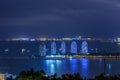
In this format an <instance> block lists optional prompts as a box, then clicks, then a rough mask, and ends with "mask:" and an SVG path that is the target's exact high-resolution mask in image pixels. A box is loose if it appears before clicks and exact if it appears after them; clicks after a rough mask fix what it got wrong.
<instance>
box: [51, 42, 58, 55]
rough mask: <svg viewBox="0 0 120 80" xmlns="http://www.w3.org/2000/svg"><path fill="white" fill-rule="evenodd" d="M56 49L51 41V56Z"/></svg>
mask: <svg viewBox="0 0 120 80" xmlns="http://www.w3.org/2000/svg"><path fill="white" fill-rule="evenodd" d="M56 49H57V47H56V43H55V42H54V41H53V42H52V43H51V55H55V54H56Z"/></svg>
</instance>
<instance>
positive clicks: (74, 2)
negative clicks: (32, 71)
mask: <svg viewBox="0 0 120 80" xmlns="http://www.w3.org/2000/svg"><path fill="white" fill-rule="evenodd" d="M119 9H120V1H119V0H44V1H42V0H35V1H33V0H1V1H0V36H1V37H12V36H18V35H24V34H25V35H29V36H35V37H36V36H40V35H46V36H56V37H58V36H65V35H66V36H74V35H83V36H84V35H85V36H97V37H113V36H119V34H120V32H119V29H120V27H119V26H120V10H119Z"/></svg>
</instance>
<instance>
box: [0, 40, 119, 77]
mask: <svg viewBox="0 0 120 80" xmlns="http://www.w3.org/2000/svg"><path fill="white" fill-rule="evenodd" d="M76 42H77V47H78V53H79V52H80V50H81V43H82V41H76ZM43 43H44V44H46V46H47V49H48V51H47V53H48V54H49V53H50V45H51V42H9V41H8V42H6V41H1V42H0V58H3V59H0V72H4V73H5V72H9V73H12V74H19V73H20V72H21V71H23V70H28V69H31V68H34V69H35V70H41V69H43V70H44V71H45V72H46V74H47V75H52V74H54V73H57V74H58V76H60V75H61V74H65V73H80V74H81V76H83V77H93V76H95V75H98V74H100V73H103V70H104V69H103V68H104V67H103V66H104V65H103V62H104V61H103V59H72V60H69V59H64V60H41V59H4V58H6V57H16V56H20V57H21V56H22V57H24V56H30V55H32V54H38V53H39V46H40V44H43ZM60 43H61V42H60V41H58V42H56V44H57V49H59V48H60ZM65 43H66V46H67V53H70V44H71V41H68V42H65ZM88 47H89V52H90V54H92V53H94V52H95V48H97V49H98V54H99V53H100V52H101V53H109V52H110V53H115V52H120V45H119V43H110V42H88ZM23 48H25V49H26V51H25V52H24V53H22V52H21V49H23ZM5 49H8V51H7V52H6V51H5ZM119 68H120V59H108V60H107V66H106V73H108V74H120V69H119Z"/></svg>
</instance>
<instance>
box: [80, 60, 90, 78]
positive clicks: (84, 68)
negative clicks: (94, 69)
mask: <svg viewBox="0 0 120 80" xmlns="http://www.w3.org/2000/svg"><path fill="white" fill-rule="evenodd" d="M88 68H89V63H88V59H81V70H82V73H81V75H82V76H84V77H87V76H88V75H89V71H88V70H89V69H88Z"/></svg>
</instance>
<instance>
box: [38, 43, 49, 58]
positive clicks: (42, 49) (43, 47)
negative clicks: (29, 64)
mask: <svg viewBox="0 0 120 80" xmlns="http://www.w3.org/2000/svg"><path fill="white" fill-rule="evenodd" d="M46 51H47V49H46V45H45V44H43V45H40V47H39V55H40V56H46Z"/></svg>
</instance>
